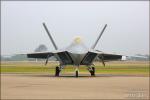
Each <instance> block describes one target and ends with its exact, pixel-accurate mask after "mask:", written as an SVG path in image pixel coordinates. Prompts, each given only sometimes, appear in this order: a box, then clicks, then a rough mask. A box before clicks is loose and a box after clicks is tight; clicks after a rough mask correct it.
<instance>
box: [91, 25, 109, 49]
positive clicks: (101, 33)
mask: <svg viewBox="0 0 150 100" xmlns="http://www.w3.org/2000/svg"><path fill="white" fill-rule="evenodd" d="M106 27H107V24H105V26H104V28H103V30H102V31H101V33H100V35H99V36H98V37H97V39H96V41H95V43H94V45H93V46H92V47H91V49H94V48H95V47H96V45H97V43H98V41H99V39H100V38H101V36H102V34H103V33H104V30H105V29H106Z"/></svg>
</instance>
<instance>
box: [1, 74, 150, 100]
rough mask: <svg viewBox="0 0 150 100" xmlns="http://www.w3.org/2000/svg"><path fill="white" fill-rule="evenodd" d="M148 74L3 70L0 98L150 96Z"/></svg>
mask: <svg viewBox="0 0 150 100" xmlns="http://www.w3.org/2000/svg"><path fill="white" fill-rule="evenodd" d="M148 98H149V77H143V76H131V75H126V76H123V75H109V74H105V75H104V74H98V75H96V77H90V76H89V75H85V74H83V75H80V76H79V77H78V78H76V77H74V76H73V75H72V74H68V75H62V76H61V77H54V76H53V75H49V74H1V99H148Z"/></svg>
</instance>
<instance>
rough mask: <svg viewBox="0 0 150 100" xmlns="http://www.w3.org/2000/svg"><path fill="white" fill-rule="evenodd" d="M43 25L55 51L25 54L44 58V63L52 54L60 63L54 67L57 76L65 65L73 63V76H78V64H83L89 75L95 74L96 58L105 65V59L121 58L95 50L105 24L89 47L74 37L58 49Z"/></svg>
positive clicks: (120, 57)
mask: <svg viewBox="0 0 150 100" xmlns="http://www.w3.org/2000/svg"><path fill="white" fill-rule="evenodd" d="M43 26H44V28H45V30H46V33H47V34H48V36H49V38H50V40H51V42H52V44H53V46H54V48H55V51H53V52H38V53H37V52H36V53H30V54H27V57H28V58H40V59H46V62H45V65H46V64H47V63H48V59H49V58H50V57H52V56H54V57H56V59H57V60H58V61H59V63H60V65H59V66H57V67H56V71H55V76H59V73H60V72H61V70H62V69H63V68H64V67H65V66H66V65H73V66H74V67H75V76H76V77H78V73H79V67H80V65H85V66H86V67H87V69H88V71H89V72H90V74H91V76H95V68H94V66H93V61H94V60H95V59H96V58H98V59H99V60H100V61H101V62H102V64H103V65H104V66H105V62H106V61H114V60H122V57H123V56H122V55H116V54H109V53H104V52H102V51H99V50H95V49H94V48H95V47H96V45H97V43H98V41H99V40H100V38H101V36H102V34H103V33H104V30H105V29H106V27H107V24H106V25H105V26H104V28H103V29H102V31H101V33H100V35H99V36H98V37H97V39H96V41H95V43H94V44H93V45H92V47H91V48H87V47H86V46H85V45H84V43H83V41H81V38H80V37H76V38H75V39H74V41H73V42H72V43H71V44H70V45H69V46H68V47H67V48H65V49H58V47H57V45H56V43H55V42H54V40H53V38H52V36H51V34H50V32H49V30H48V28H47V27H46V24H45V23H43Z"/></svg>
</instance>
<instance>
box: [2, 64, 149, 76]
mask: <svg viewBox="0 0 150 100" xmlns="http://www.w3.org/2000/svg"><path fill="white" fill-rule="evenodd" d="M94 64H95V68H96V73H98V74H121V75H142V76H149V62H148V61H122V62H121V61H120V62H107V63H106V66H105V67H104V66H102V64H101V63H99V62H95V63H94ZM57 65H58V63H57V62H49V63H48V64H47V65H46V66H45V65H44V62H26V61H22V62H1V73H49V74H54V73H55V67H56V66H57ZM74 70H75V68H74V67H73V66H70V65H68V66H66V67H65V68H64V69H63V70H62V72H61V73H62V74H63V73H74ZM79 71H80V73H89V72H88V71H87V67H85V66H81V67H80V68H79Z"/></svg>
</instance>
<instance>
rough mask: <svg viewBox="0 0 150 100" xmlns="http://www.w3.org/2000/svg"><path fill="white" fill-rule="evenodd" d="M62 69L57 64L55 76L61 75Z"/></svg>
mask: <svg viewBox="0 0 150 100" xmlns="http://www.w3.org/2000/svg"><path fill="white" fill-rule="evenodd" d="M60 71H61V70H60V68H59V67H58V66H57V67H56V69H55V76H59V73H60Z"/></svg>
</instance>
